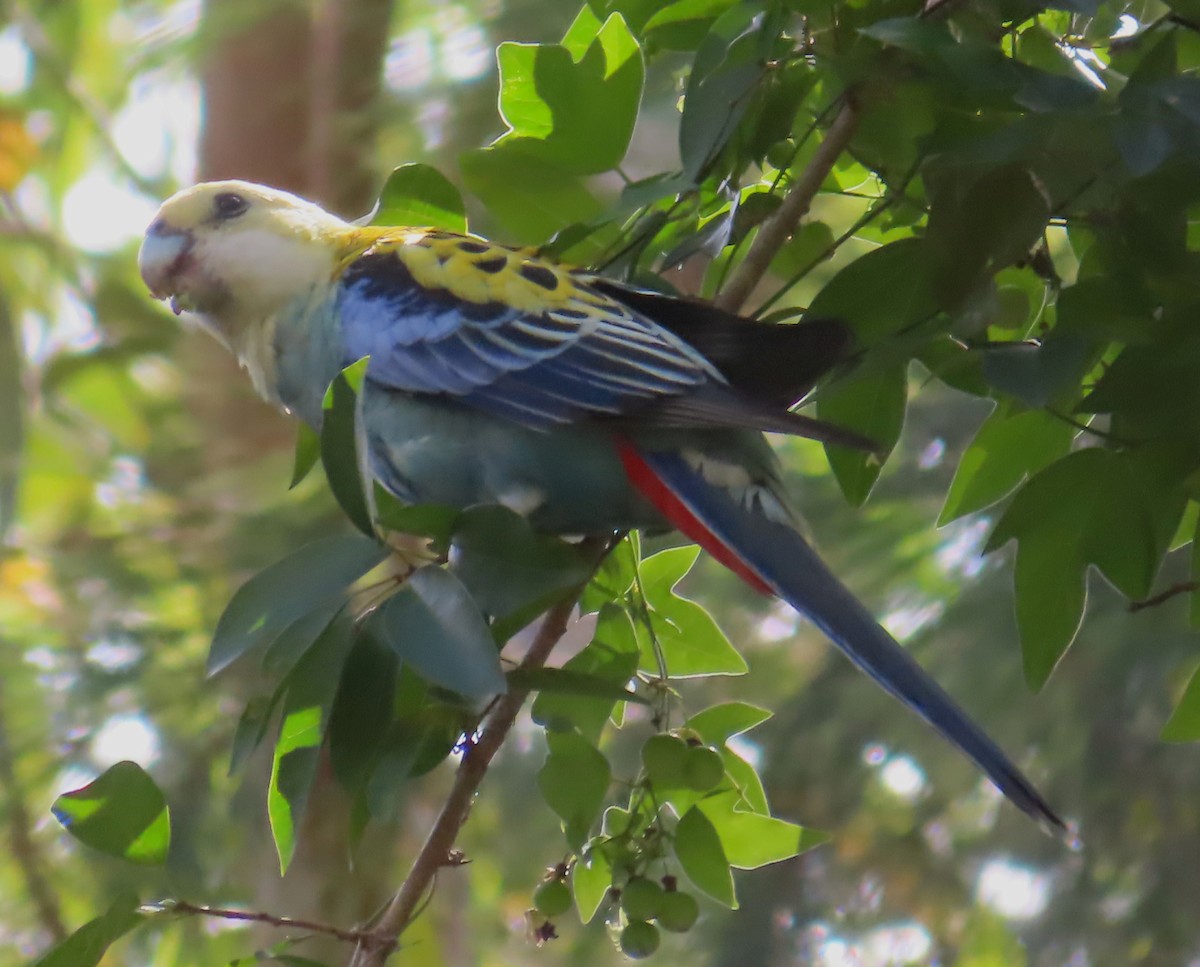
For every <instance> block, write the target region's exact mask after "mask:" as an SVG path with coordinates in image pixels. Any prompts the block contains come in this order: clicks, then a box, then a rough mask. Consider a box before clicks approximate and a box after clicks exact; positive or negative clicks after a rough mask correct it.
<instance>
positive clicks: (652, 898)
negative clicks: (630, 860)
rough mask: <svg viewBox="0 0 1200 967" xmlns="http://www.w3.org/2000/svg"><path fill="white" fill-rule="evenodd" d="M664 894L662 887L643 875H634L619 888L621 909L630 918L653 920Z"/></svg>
mask: <svg viewBox="0 0 1200 967" xmlns="http://www.w3.org/2000/svg"><path fill="white" fill-rule="evenodd" d="M664 896H665V894H664V893H663V888H662V887H661V886H659V885H658V884H657V883H655V882H654V881H653V880H648V879H646V878H645V877H644V876H635V877H634V878H633V879H631V880H630V881H629V882H628V883H626V884H625V888H624V889H623V890H621V909H622V910H624V911H625V916H627V917H628V918H629V919H630V920H653V919H654V918H655V917H656V916H658V908H659V907H660V906H661V905H662V900H663V897H664Z"/></svg>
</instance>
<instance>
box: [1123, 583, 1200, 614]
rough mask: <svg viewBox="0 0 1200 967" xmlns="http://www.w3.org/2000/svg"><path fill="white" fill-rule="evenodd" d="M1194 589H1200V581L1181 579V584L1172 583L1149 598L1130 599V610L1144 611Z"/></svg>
mask: <svg viewBox="0 0 1200 967" xmlns="http://www.w3.org/2000/svg"><path fill="white" fill-rule="evenodd" d="M1193 591H1200V581H1181V582H1180V583H1179V584H1172V585H1171V586H1170V587H1169V588H1167V589H1166V590H1165V591H1160V592H1159V593H1158V594H1155V595H1151V596H1150V597H1148V598H1142V599H1141V600H1140V601H1130V602H1129V610H1130V611H1131V612H1135V613H1136V612H1138V611H1144V610H1145V609H1146V608H1156V607H1158V605H1160V604H1163V603H1164V602H1167V601H1170V600H1171V599H1172V598H1174V597H1178V596H1179V595H1181V594H1190V593H1191V592H1193Z"/></svg>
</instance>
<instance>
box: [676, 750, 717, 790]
mask: <svg viewBox="0 0 1200 967" xmlns="http://www.w3.org/2000/svg"><path fill="white" fill-rule="evenodd" d="M683 777H684V782H685V783H686V784H687V787H688V788H689V789H691V790H693V791H695V792H708V791H709V790H710V789H713V788H715V787H717V786H719V785H720V784H721V780H722V779H724V778H725V763H724V761H723V760H722V759H721V753H719V752H718V751H717V750H716V749H710V748H708V747H707V746H703V745H698V746H694V747H693V748H690V749H688V750H687V757H686V758H685V759H684V761H683Z"/></svg>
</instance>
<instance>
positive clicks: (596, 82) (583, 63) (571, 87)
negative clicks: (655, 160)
mask: <svg viewBox="0 0 1200 967" xmlns="http://www.w3.org/2000/svg"><path fill="white" fill-rule="evenodd" d="M595 25H596V20H595V17H594V16H592V15H591V13H590V11H588V10H586V9H585V11H584V12H583V13H581V15H580V18H578V19H577V20H576V23H575V25H574V26H573V27H572V28H571V29H570V30H569V31H568V32H567V37H566V38H565V41H564V44H514V43H505V44H501V45H500V47H499V48H498V50H497V60H498V61H499V64H500V113H501V115H502V116H503V117H504V120H505V122H506V123H507V124H508V126H509V130H508V132H507V133H505V134H504V135H503V136H502V137H501V138H500V139H499V141H498V142H497V144H498V145H504V144H505V143H508V142H511V141H517V142H518V143H520V144H521V145H522V148H523V150H524V151H525V152H527V153H528V154H529V155H531V156H533V157H535V158H537V159H538V160H539V161H542V162H545V163H547V164H550V165H553V166H554V167H556V168H560V169H561V170H563V171H566V172H570V173H571V174H576V175H591V174H599V173H600V172H603V171H607V170H609V169H610V168H613V167H615V166H616V165H618V164H619V163H620V161H621V159H622V158H623V157H624V156H625V151H626V149H627V148H628V147H629V139H630V137H631V136H632V134H633V125H634V122H635V121H636V120H637V112H638V104H639V102H640V101H641V96H642V82H643V80H644V77H645V68H644V67H643V65H642V58H641V50H640V49H639V47H638V43H637V40H636V39H635V38H634V36H633V34H631V33H630V32H629V28H628V27H627V26H626V25H625V21H624V19H623V18H622V17H621V16H620V15H619V14H614V15H612V16H611V17H609V18H608V19H607V20H606V21H605V22H604V24H603V25H599V26H598V29H596V30H595V32H594V33H592V35H591V36H590V37H588V36H587V35H588V34H589V33H591V31H592V30H593V29H595Z"/></svg>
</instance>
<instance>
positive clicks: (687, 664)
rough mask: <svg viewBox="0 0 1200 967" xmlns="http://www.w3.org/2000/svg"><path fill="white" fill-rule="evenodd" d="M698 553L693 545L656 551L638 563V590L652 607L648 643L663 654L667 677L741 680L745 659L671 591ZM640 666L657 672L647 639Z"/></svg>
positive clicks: (710, 619)
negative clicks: (737, 676) (739, 676)
mask: <svg viewBox="0 0 1200 967" xmlns="http://www.w3.org/2000/svg"><path fill="white" fill-rule="evenodd" d="M699 553H700V549H699V548H698V547H695V546H687V547H676V548H671V549H670V550H666V551H660V552H659V553H658V554H655V555H654V556H653V557H649V558H647V559H646V560H644V561H643V562H642V563H641V565H640V573H641V578H642V591H643V593H644V594H645V596H646V601H647V603H648V604H649V606H650V608H651V613H650V618H649V620H650V626H651V631H652V633H653V639H654V640H656V641H657V643H658V645H659V647H660V648H661V649H662V653H663V656H664V658H665V659H666V664H667V669H668V672H669V674H670V677H671V678H691V677H695V676H700V675H744V674H745V673H746V668H747V665H746V659H744V658H743V657H742V656H741V655H740V654H739V653H738V651H737V649H736V648H734V647H733V645H731V644H730V643H729V639H728V638H726V637H725V632H724V631H722V630H721V628H720V626H719V625H718V624H717V623H716V621H714V620H713V617H712V615H710V614H709V613H708V612H707V611H705V610H704V608H702V607H701V606H700V605H698V604H697V603H696V602H695V601H692V600H690V599H688V598H684V597H680V596H679V595H677V594H675V593H674V591H673V590H672V588H673V587H674V585H675V584H676V583H677V582H678V581H679V580H680V579H681V578H682V577H683V576H684V575H685V574H686V573H687V572H688V570H689V569H690V568H691V566H692V564H693V563H695V561H696V558H697V556H698V555H699ZM640 667H641V668H643V669H645V670H646V671H651V672H657V671H658V662H657V660H656V658H655V655H654V652H653V649H652V641H651V640H650V638H649V636H646V638H645V639H644V640H643V643H642V661H641V666H640Z"/></svg>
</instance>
